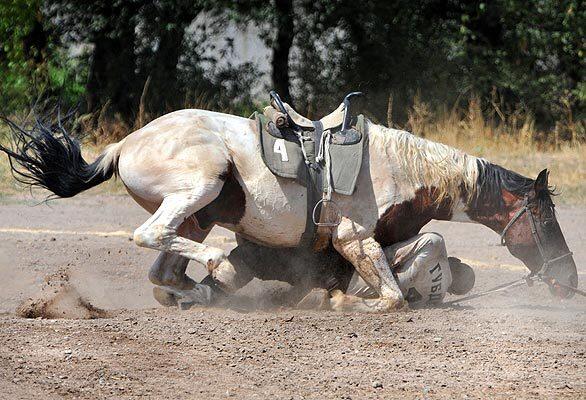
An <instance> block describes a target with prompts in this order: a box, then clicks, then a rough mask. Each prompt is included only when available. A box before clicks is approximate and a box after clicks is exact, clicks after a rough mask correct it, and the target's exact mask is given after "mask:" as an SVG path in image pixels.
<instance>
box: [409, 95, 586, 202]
mask: <svg viewBox="0 0 586 400" xmlns="http://www.w3.org/2000/svg"><path fill="white" fill-rule="evenodd" d="M485 115H486V112H482V110H481V105H480V102H479V101H478V99H476V98H472V99H471V100H470V102H469V106H468V109H467V110H466V111H465V112H458V111H454V110H451V111H444V112H432V111H431V110H430V107H429V106H427V105H426V104H424V103H421V102H416V103H415V104H414V106H413V108H412V110H411V111H410V113H409V122H408V126H407V127H406V128H407V129H408V130H410V131H412V132H414V133H416V134H418V135H421V136H423V137H425V138H427V139H430V140H434V141H437V142H442V143H445V144H447V145H449V146H452V147H456V148H458V149H461V150H463V151H465V152H467V153H469V154H472V155H475V156H478V157H483V158H486V159H487V160H489V161H491V162H494V163H497V164H500V165H502V166H503V167H506V168H508V169H511V170H514V171H517V172H519V173H521V174H523V175H525V176H529V177H536V176H537V174H538V173H539V171H541V170H542V169H544V168H548V169H549V171H550V184H552V185H553V186H555V187H556V188H557V190H558V192H559V193H560V196H559V197H558V199H557V202H559V203H565V204H586V187H585V186H584V181H585V180H586V162H585V160H586V146H585V145H584V144H582V143H580V142H579V141H578V140H575V139H574V140H570V141H562V140H561V139H560V135H559V133H558V132H559V130H558V129H556V130H554V131H553V132H550V133H549V135H546V134H545V133H544V132H540V131H538V130H536V128H535V124H534V121H533V119H532V118H531V116H530V115H523V114H521V113H515V114H513V115H510V116H508V117H506V116H505V115H503V114H502V113H500V112H499V111H498V110H495V113H494V115H495V118H494V119H492V120H487V118H486V117H485ZM582 123H583V121H582ZM576 126H581V127H583V125H576ZM565 128H567V127H565ZM577 136H578V135H577V134H573V135H572V137H573V138H575V137H577ZM544 138H547V140H544Z"/></svg>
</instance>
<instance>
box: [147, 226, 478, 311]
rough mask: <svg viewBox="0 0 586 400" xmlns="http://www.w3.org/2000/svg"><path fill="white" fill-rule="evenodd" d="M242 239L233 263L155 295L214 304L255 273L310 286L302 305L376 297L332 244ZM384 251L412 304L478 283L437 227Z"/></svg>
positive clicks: (347, 303)
mask: <svg viewBox="0 0 586 400" xmlns="http://www.w3.org/2000/svg"><path fill="white" fill-rule="evenodd" d="M237 241H238V247H236V248H235V249H234V250H232V252H231V253H230V255H229V257H228V258H229V260H230V263H231V264H232V266H233V269H230V270H222V269H220V268H217V269H215V270H213V271H212V272H211V274H210V275H208V276H207V277H206V278H204V279H203V280H202V282H201V283H200V284H199V285H196V287H195V288H193V289H191V290H177V289H175V288H171V287H168V286H157V287H155V291H154V293H155V298H156V299H157V300H158V301H159V302H160V303H161V304H164V305H176V304H178V303H179V305H181V307H182V308H189V307H190V306H192V305H195V304H198V305H212V304H213V303H214V302H216V301H217V300H218V299H221V298H222V297H223V296H226V295H229V294H231V293H234V292H236V291H237V290H238V289H240V288H242V287H244V286H245V285H246V284H247V283H248V282H250V281H251V280H252V279H253V278H258V279H261V280H278V281H284V282H288V283H289V284H291V285H292V286H293V287H295V288H298V289H299V291H300V293H301V296H300V297H299V298H301V297H302V296H303V295H304V294H307V293H308V292H310V293H309V294H307V296H306V297H305V298H304V299H302V300H301V302H300V303H299V306H300V307H301V308H322V309H324V308H326V309H327V308H333V309H336V310H353V311H360V310H361V309H363V308H366V307H365V305H366V304H367V302H368V301H372V300H370V299H375V298H376V297H377V293H376V291H374V290H373V289H372V288H371V287H370V286H369V285H368V284H366V282H365V281H364V280H363V279H362V278H361V277H360V276H359V275H358V274H357V273H356V271H355V270H354V268H353V267H352V265H351V264H350V263H349V262H348V261H346V260H345V259H344V258H343V257H342V256H341V255H340V254H338V253H337V252H336V251H335V250H333V249H331V250H326V251H324V252H320V253H311V252H308V251H304V250H300V249H291V248H290V249H282V248H281V249H278V248H270V247H265V246H261V245H258V244H255V243H252V242H250V241H247V240H245V239H243V238H241V237H237ZM384 252H385V255H386V257H387V259H388V261H389V265H390V266H391V267H392V268H393V272H394V276H395V279H396V280H397V283H398V285H399V287H400V289H401V291H402V293H403V296H404V298H405V300H406V301H407V302H408V304H409V306H410V307H422V306H429V305H437V304H440V303H441V302H442V301H443V299H444V297H445V295H446V293H451V294H455V295H463V294H465V293H467V292H469V291H470V290H471V289H472V287H473V286H474V281H475V276H474V271H473V270H472V268H470V267H469V266H468V265H466V264H464V263H462V262H461V261H460V260H459V259H457V258H454V257H448V256H447V251H446V246H445V242H444V240H443V238H442V236H441V235H439V234H437V233H421V234H418V235H416V236H414V237H413V238H411V239H408V240H405V241H403V242H399V243H396V244H394V245H391V246H389V247H386V248H384ZM311 289H321V290H313V291H311ZM344 293H345V295H344ZM330 297H331V298H330Z"/></svg>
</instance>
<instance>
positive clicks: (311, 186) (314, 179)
mask: <svg viewBox="0 0 586 400" xmlns="http://www.w3.org/2000/svg"><path fill="white" fill-rule="evenodd" d="M312 123H313V126H314V129H315V132H314V141H313V144H314V145H313V148H309V147H308V148H306V151H307V159H308V161H309V162H310V164H309V165H308V166H307V168H306V171H307V212H306V215H305V232H303V235H301V240H300V242H299V246H301V247H306V248H311V247H312V245H313V241H314V239H315V234H316V232H317V225H315V224H314V223H313V208H314V207H315V205H316V204H317V202H318V201H319V200H320V199H321V198H322V193H323V175H322V172H323V171H322V168H320V167H319V166H318V165H317V163H316V161H315V158H316V156H317V154H318V152H319V146H320V143H321V137H322V135H323V132H324V129H323V124H322V123H321V122H320V121H312ZM316 213H317V215H320V214H321V205H320V206H318V209H317V210H316Z"/></svg>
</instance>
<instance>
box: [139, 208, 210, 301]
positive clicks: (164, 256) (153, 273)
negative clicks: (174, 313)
mask: <svg viewBox="0 0 586 400" xmlns="http://www.w3.org/2000/svg"><path fill="white" fill-rule="evenodd" d="M210 230H211V228H210V229H206V230H204V229H201V228H200V227H199V226H198V224H197V221H196V220H195V217H191V218H189V219H187V220H186V221H185V222H184V223H183V224H182V225H181V227H180V228H179V234H180V235H181V236H182V237H185V238H187V239H191V240H194V241H196V242H198V243H201V242H203V241H204V240H205V238H206V237H207V235H208V234H209V232H210ZM189 261H190V260H189V258H186V257H183V256H180V255H179V254H175V253H166V252H161V254H159V255H158V257H157V259H156V260H155V262H154V263H153V265H152V266H151V269H150V271H149V280H150V281H151V282H152V283H153V284H154V285H155V287H153V297H154V298H155V300H157V301H158V302H159V303H160V304H162V305H164V306H168V307H170V306H176V305H177V304H178V303H180V302H181V301H182V299H187V300H186V302H189V303H197V304H200V305H208V304H209V302H210V301H211V300H212V296H211V292H212V289H211V288H210V287H208V286H209V285H201V284H199V283H197V282H195V281H194V280H193V279H191V278H190V277H189V276H188V275H187V274H186V273H185V271H186V270H187V265H188V264H189Z"/></svg>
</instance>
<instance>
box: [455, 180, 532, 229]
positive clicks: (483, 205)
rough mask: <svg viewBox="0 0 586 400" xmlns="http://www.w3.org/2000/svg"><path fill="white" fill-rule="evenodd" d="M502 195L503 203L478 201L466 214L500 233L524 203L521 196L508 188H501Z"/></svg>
mask: <svg viewBox="0 0 586 400" xmlns="http://www.w3.org/2000/svg"><path fill="white" fill-rule="evenodd" d="M501 195H502V205H501V203H497V204H495V203H494V202H490V201H484V202H482V201H477V202H476V204H474V207H470V208H469V209H468V210H467V211H466V214H467V215H468V217H469V218H470V219H471V220H472V221H474V222H478V223H479V224H482V225H484V226H487V227H489V228H490V229H492V230H493V231H495V232H496V233H498V234H500V233H501V232H502V231H503V229H504V228H505V226H506V225H507V223H508V222H509V221H510V220H511V218H513V215H515V213H516V212H517V210H518V209H519V208H520V207H521V204H522V200H521V198H520V197H518V196H515V195H514V194H513V193H511V192H509V191H508V190H505V189H501Z"/></svg>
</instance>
